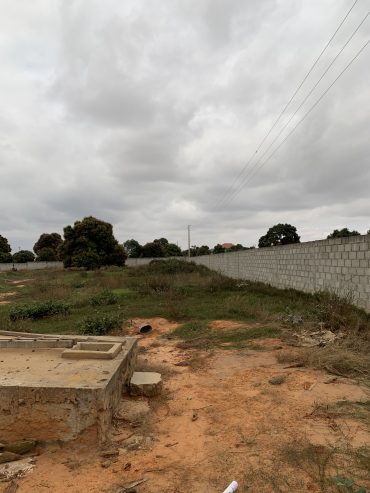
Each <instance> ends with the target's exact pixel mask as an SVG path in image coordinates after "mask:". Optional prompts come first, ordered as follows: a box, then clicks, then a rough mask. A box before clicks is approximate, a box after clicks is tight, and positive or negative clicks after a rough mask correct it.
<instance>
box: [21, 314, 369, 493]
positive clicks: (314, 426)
mask: <svg viewBox="0 0 370 493" xmlns="http://www.w3.org/2000/svg"><path fill="white" fill-rule="evenodd" d="M142 323H150V324H151V325H152V327H153V331H152V332H151V333H149V334H146V335H142V336H138V337H139V338H140V341H139V342H140V346H142V347H143V348H144V351H143V352H141V353H140V356H139V365H143V364H145V365H146V366H148V367H152V368H156V367H158V366H161V367H162V368H163V369H164V372H163V377H164V392H163V395H162V396H161V397H158V398H152V399H149V400H148V399H147V398H141V397H137V398H130V397H125V398H124V399H123V401H122V413H120V414H119V415H117V416H116V419H115V421H114V427H113V428H112V435H111V442H110V443H109V444H107V445H106V447H105V449H104V450H103V451H102V450H101V449H98V448H96V449H94V448H91V447H87V446H85V445H84V444H83V443H82V442H79V443H75V444H64V445H63V444H56V445H53V446H51V445H49V446H47V447H46V448H45V449H44V450H43V451H42V453H41V455H40V456H39V457H37V459H36V464H35V467H34V469H33V471H32V472H30V473H28V474H27V475H26V476H25V477H24V478H23V479H20V480H19V482H18V486H19V487H18V490H17V492H18V493H29V492H41V493H42V492H44V491H45V492H46V491H52V492H53V493H64V492H65V491H68V492H70V493H80V492H81V491H83V492H88V493H116V492H118V491H120V488H122V487H123V486H125V485H128V484H130V483H132V482H136V481H138V480H141V479H146V481H145V482H143V483H141V484H139V485H138V486H136V487H135V488H136V491H137V492H138V493H158V492H161V493H185V492H186V493H188V492H189V491H199V492H202V493H203V492H209V493H218V492H221V491H223V489H224V488H226V486H227V485H228V484H229V483H230V482H231V481H232V480H233V479H235V480H237V481H238V482H239V483H240V485H241V487H240V491H251V492H256V493H257V492H258V493H271V492H287V493H288V492H291V491H296V492H302V493H303V492H307V491H310V492H314V493H315V492H323V491H325V492H327V491H338V490H334V489H333V490H332V489H329V487H328V484H329V483H330V482H329V483H326V482H325V481H327V478H329V479H330V477H331V476H334V475H335V472H336V471H335V470H334V469H335V468H334V467H333V466H332V464H333V462H331V461H332V460H334V459H333V457H334V456H335V457H336V455H335V454H334V452H333V450H334V449H341V450H342V449H343V450H347V451H348V450H350V451H352V452H353V453H355V451H358V450H360V448H361V447H362V449H361V450H365V447H366V446H367V445H368V444H369V443H370V429H369V423H368V421H367V420H366V416H367V415H366V413H365V414H364V415H363V416H362V417H359V414H358V412H357V411H356V412H354V413H352V412H350V411H348V409H352V407H351V403H352V402H357V403H366V402H369V401H370V391H369V389H368V388H367V387H365V386H363V385H357V384H356V383H355V382H354V381H351V380H349V379H347V378H338V379H333V378H332V377H330V376H329V375H328V374H327V373H325V372H324V371H321V370H313V369H307V368H301V367H290V368H287V366H290V365H289V363H288V364H287V362H286V361H282V362H278V360H277V358H276V356H277V355H278V354H279V352H280V351H281V350H282V349H286V347H287V346H286V345H285V344H284V343H282V342H281V341H280V340H278V339H258V340H256V341H255V343H256V344H258V345H259V348H257V349H253V348H252V349H250V348H243V349H232V350H225V349H219V348H216V349H212V350H210V351H208V350H201V349H192V348H186V347H179V345H178V341H174V340H168V339H166V338H163V337H161V336H162V335H163V334H165V333H167V332H170V331H172V330H174V329H175V328H176V327H177V326H178V324H176V323H172V322H168V321H166V320H165V319H163V318H151V319H135V320H133V321H132V324H131V326H130V328H129V330H128V332H129V333H130V334H132V335H137V331H138V328H139V327H140V325H141V324H142ZM222 323H223V324H224V321H222ZM243 326H244V324H243ZM217 328H220V327H217ZM194 359H195V360H196V359H201V361H202V364H201V365H199V366H196V365H193V364H191V361H193V360H194ZM187 363H188V364H187ZM282 375H283V377H284V378H281V383H280V384H279V385H272V384H271V383H269V380H271V379H273V378H276V377H278V376H282ZM330 378H332V380H330ZM127 399H128V400H129V402H130V404H127ZM343 400H344V401H346V402H347V403H349V404H348V406H349V408H348V406H347V407H346V408H345V409H346V412H344V411H343V408H342V411H341V412H339V411H338V413H339V414H338V413H336V412H334V411H333V409H336V406H337V403H338V402H341V401H343ZM125 402H126V405H125ZM148 406H149V412H148ZM359 406H360V407H361V406H362V407H361V409H364V410H365V411H366V404H364V405H362V404H360V405H359ZM347 408H348V409H347ZM365 411H364V412H365ZM364 416H365V418H364ZM104 453H105V456H102V454H104ZM363 453H364V454H365V452H363ZM331 454H333V455H331ZM341 457H343V460H339V459H338V460H339V462H338V463H337V464H336V465H337V466H338V469H337V472H338V473H342V474H343V475H346V474H348V469H349V468H350V465H351V464H352V462H351V461H352V459H353V460H355V459H354V455H352V456H351V457H352V458H351V459H348V457H349V456H348V457H347V456H346V455H343V456H341ZM364 457H365V458H363V460H364V461H365V462H366V460H367V459H366V455H364ZM296 458H298V459H299V460H297V459H296ZM361 460H362V459H361ZM315 461H316V462H315ZM316 463H318V466H317V464H316ZM356 464H357V463H356ZM303 466H304V467H303ZM316 466H317V467H316ZM352 473H353V475H356V478H352V479H358V481H360V485H361V486H367V487H369V486H370V485H369V484H368V478H367V477H366V475H365V474H363V471H362V470H361V469H359V468H358V464H357V466H356V468H353V469H352ZM320 475H321V476H320ZM320 481H321V482H320ZM322 481H324V483H323V482H322ZM322 485H324V486H322ZM324 487H325V488H326V489H323V488H324Z"/></svg>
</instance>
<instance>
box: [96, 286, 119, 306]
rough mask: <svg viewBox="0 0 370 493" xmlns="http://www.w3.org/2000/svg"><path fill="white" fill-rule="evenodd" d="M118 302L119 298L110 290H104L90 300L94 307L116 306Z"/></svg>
mask: <svg viewBox="0 0 370 493" xmlns="http://www.w3.org/2000/svg"><path fill="white" fill-rule="evenodd" d="M117 301H118V299H117V297H116V296H115V295H114V293H112V291H109V289H104V291H102V292H101V293H98V294H95V295H94V296H92V297H91V298H90V304H91V305H92V306H104V305H115V304H116V303H117Z"/></svg>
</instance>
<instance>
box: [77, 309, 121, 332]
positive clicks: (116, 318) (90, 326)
mask: <svg viewBox="0 0 370 493" xmlns="http://www.w3.org/2000/svg"><path fill="white" fill-rule="evenodd" d="M122 323H123V315H122V314H120V313H118V314H107V313H105V314H96V315H92V316H88V317H86V318H85V319H83V320H82V321H81V323H80V325H79V329H80V333H81V334H84V335H88V334H91V335H95V336H104V335H106V334H107V333H108V332H110V331H111V330H114V329H118V328H120V327H121V326H122Z"/></svg>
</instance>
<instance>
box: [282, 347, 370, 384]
mask: <svg viewBox="0 0 370 493" xmlns="http://www.w3.org/2000/svg"><path fill="white" fill-rule="evenodd" d="M276 358H277V361H278V362H279V363H282V364H287V365H289V364H297V365H302V366H309V367H312V368H317V369H322V370H326V371H327V372H329V373H332V374H333V375H338V376H341V377H355V378H359V379H361V380H364V381H369V379H370V361H369V356H368V354H366V353H362V352H361V353H359V352H356V351H354V350H352V349H348V348H347V347H343V346H342V345H341V344H339V343H335V344H331V345H328V346H326V347H312V348H300V349H294V350H283V351H280V352H279V353H278V354H277V356H276Z"/></svg>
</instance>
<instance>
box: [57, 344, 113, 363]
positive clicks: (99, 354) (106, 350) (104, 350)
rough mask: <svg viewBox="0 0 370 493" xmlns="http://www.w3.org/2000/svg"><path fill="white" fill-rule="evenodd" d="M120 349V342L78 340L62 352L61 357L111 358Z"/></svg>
mask: <svg viewBox="0 0 370 493" xmlns="http://www.w3.org/2000/svg"><path fill="white" fill-rule="evenodd" d="M121 350H122V343H121V342H119V343H118V342H78V343H77V344H75V345H74V346H73V347H72V348H71V349H66V350H64V351H63V353H62V358H73V359H113V358H115V357H116V356H117V354H118V353H119V352H120V351H121Z"/></svg>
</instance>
